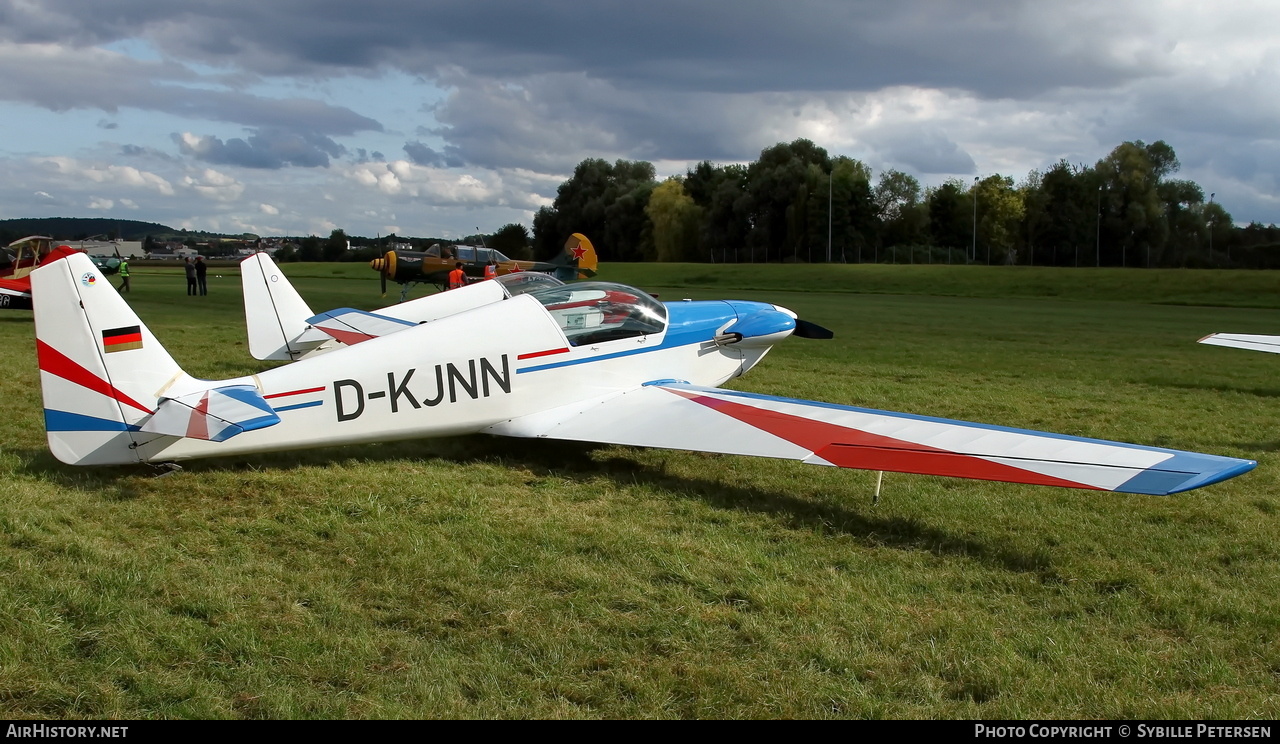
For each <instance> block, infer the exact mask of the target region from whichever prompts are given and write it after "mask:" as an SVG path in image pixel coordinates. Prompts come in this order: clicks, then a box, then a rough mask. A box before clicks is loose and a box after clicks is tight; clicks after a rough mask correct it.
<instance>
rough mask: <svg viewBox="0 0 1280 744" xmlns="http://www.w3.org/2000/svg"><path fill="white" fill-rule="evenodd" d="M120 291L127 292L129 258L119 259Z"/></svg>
mask: <svg viewBox="0 0 1280 744" xmlns="http://www.w3.org/2000/svg"><path fill="white" fill-rule="evenodd" d="M119 289H120V291H121V292H129V291H131V290H130V289H129V259H127V258H122V259H120V287H119Z"/></svg>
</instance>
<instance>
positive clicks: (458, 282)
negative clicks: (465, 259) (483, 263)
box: [449, 261, 467, 289]
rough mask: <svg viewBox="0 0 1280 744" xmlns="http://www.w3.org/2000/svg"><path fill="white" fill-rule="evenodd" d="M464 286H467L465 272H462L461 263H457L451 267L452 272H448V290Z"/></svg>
mask: <svg viewBox="0 0 1280 744" xmlns="http://www.w3.org/2000/svg"><path fill="white" fill-rule="evenodd" d="M465 286H467V272H465V271H463V270H462V262H461V261H459V262H457V263H456V264H454V265H453V271H450V272H449V289H459V288H461V287H465Z"/></svg>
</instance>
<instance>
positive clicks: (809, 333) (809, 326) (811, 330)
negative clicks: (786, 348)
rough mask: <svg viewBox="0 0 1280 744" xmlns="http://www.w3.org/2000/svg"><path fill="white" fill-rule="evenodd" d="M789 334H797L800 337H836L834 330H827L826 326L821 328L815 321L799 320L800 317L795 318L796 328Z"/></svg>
mask: <svg viewBox="0 0 1280 744" xmlns="http://www.w3.org/2000/svg"><path fill="white" fill-rule="evenodd" d="M791 335H793V336H799V337H800V338H816V339H828V338H835V337H836V334H835V332H833V331H830V330H827V329H826V328H823V327H822V326H820V325H818V324H817V323H810V322H809V321H807V320H801V319H800V318H796V330H795V331H794V332H793V333H792V334H791Z"/></svg>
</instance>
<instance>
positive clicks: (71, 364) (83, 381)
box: [36, 339, 151, 413]
mask: <svg viewBox="0 0 1280 744" xmlns="http://www.w3.org/2000/svg"><path fill="white" fill-rule="evenodd" d="M36 359H37V360H38V363H39V365H40V369H41V371H44V372H48V373H49V374H51V375H57V376H58V377H61V378H62V379H64V380H67V381H69V382H74V383H75V384H77V385H79V386H80V387H85V388H88V389H90V390H92V391H93V392H95V393H102V394H103V395H105V396H107V397H109V398H114V399H116V400H118V401H120V402H121V403H124V404H125V405H128V406H132V407H134V408H136V409H138V410H139V411H142V412H143V413H151V409H150V408H147V407H146V406H144V405H142V404H141V403H139V402H138V401H136V400H134V399H133V398H130V397H129V396H127V395H125V394H124V393H122V392H120V391H119V390H117V389H115V388H114V387H112V385H111V384H110V383H108V382H107V381H106V380H104V379H102V378H101V377H98V376H97V375H95V374H94V373H92V372H90V371H89V370H87V369H85V368H84V367H81V366H80V365H79V364H77V363H76V362H75V361H73V360H72V359H70V358H69V357H67V356H66V355H65V354H63V353H62V352H60V351H58V350H57V349H55V348H53V347H52V346H50V345H49V344H46V343H45V342H43V341H41V340H40V339H36Z"/></svg>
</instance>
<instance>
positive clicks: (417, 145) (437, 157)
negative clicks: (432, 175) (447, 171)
mask: <svg viewBox="0 0 1280 744" xmlns="http://www.w3.org/2000/svg"><path fill="white" fill-rule="evenodd" d="M404 151H405V154H407V155H408V156H409V160H411V161H413V162H414V163H415V164H417V165H426V166H430V167H432V168H461V167H463V166H464V165H466V163H465V162H464V161H463V160H462V158H461V157H459V155H458V148H456V147H446V148H445V151H444V152H436V151H435V150H433V149H431V148H430V147H428V146H427V145H424V144H422V143H421V142H406V143H404Z"/></svg>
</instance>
